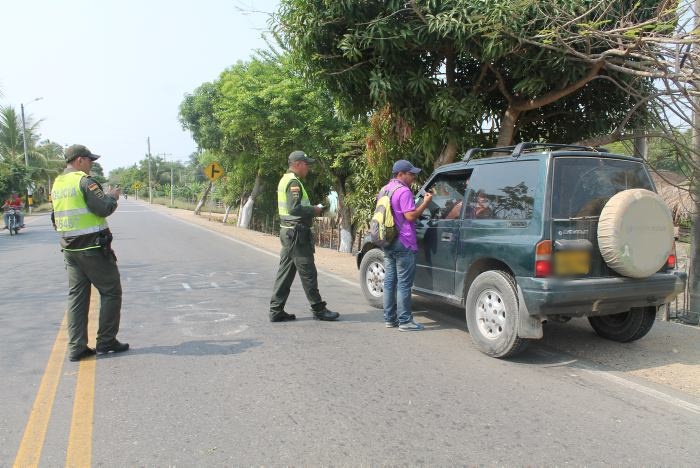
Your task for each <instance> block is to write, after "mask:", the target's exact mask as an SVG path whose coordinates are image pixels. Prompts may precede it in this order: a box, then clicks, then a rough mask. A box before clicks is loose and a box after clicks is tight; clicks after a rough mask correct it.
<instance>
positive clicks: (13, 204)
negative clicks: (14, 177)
mask: <svg viewBox="0 0 700 468" xmlns="http://www.w3.org/2000/svg"><path fill="white" fill-rule="evenodd" d="M10 208H14V209H15V213H16V214H18V215H19V227H24V213H22V199H21V198H19V196H18V195H17V192H12V195H10V198H8V199H7V200H5V203H3V205H2V209H3V211H4V212H5V215H4V216H3V219H4V220H5V227H4V228H3V229H7V227H8V226H9V225H10V214H9V213H8V210H9V209H10Z"/></svg>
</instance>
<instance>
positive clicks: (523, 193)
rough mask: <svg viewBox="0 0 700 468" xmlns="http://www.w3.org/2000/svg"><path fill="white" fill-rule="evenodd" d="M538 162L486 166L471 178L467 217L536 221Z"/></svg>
mask: <svg viewBox="0 0 700 468" xmlns="http://www.w3.org/2000/svg"><path fill="white" fill-rule="evenodd" d="M538 166H539V162H538V161H513V162H509V163H499V164H484V165H480V166H477V167H476V168H474V172H473V173H472V177H471V179H469V187H470V189H471V190H470V191H469V199H468V200H467V210H466V212H465V217H466V218H473V219H508V220H522V219H530V218H532V213H533V211H534V207H535V193H536V191H537V180H538V170H537V168H538Z"/></svg>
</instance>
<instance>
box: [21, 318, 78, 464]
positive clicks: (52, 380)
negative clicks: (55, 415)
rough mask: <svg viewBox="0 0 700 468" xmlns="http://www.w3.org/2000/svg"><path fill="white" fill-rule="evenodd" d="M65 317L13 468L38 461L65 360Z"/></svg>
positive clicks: (66, 338)
mask: <svg viewBox="0 0 700 468" xmlns="http://www.w3.org/2000/svg"><path fill="white" fill-rule="evenodd" d="M66 323H67V316H66V315H65V314H64V315H63V321H62V322H61V326H60V327H59V329H58V335H56V341H55V342H54V344H53V349H52V350H51V354H50V355H49V362H48V363H47V364H46V370H44V375H43V376H42V378H41V383H40V384H39V390H38V392H37V394H36V399H35V400H34V406H32V412H31V414H30V415H29V420H28V421H27V426H26V427H25V428H24V435H23V436H22V442H20V445H19V450H17V456H16V457H15V463H14V465H13V466H15V467H25V466H38V465H39V459H40V458H41V450H42V449H43V447H44V439H45V438H46V429H47V428H48V426H49V419H50V417H51V410H52V409H53V402H54V400H55V399H56V389H57V388H58V382H59V381H60V380H61V372H62V369H63V362H64V361H65V359H66V346H67V344H68V332H67V329H66Z"/></svg>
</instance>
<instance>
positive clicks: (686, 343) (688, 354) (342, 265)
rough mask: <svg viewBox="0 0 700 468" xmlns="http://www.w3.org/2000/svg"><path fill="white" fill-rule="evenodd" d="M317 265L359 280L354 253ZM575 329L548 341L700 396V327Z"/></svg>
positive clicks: (227, 229)
mask: <svg viewBox="0 0 700 468" xmlns="http://www.w3.org/2000/svg"><path fill="white" fill-rule="evenodd" d="M152 207H153V208H155V209H157V210H159V211H161V212H163V213H166V214H168V215H170V216H173V217H176V218H178V219H181V220H184V221H187V222H189V223H192V224H197V225H200V226H203V227H206V228H207V229H210V230H212V231H216V232H219V233H221V234H224V235H227V236H230V237H232V238H235V239H238V240H241V241H243V242H247V243H249V244H252V245H254V246H256V247H259V248H262V249H264V250H267V251H270V252H274V253H278V252H279V249H280V243H279V239H278V238H277V237H275V236H272V235H269V234H263V233H260V232H256V231H251V230H247V229H241V228H238V227H236V226H232V225H229V224H223V223H222V222H221V218H222V216H221V215H217V214H213V215H210V214H209V213H202V214H201V215H200V216H195V215H194V214H193V213H192V212H191V211H188V210H181V209H173V208H167V207H164V206H161V205H152ZM316 266H317V267H318V268H319V269H320V270H324V271H326V272H328V273H333V274H335V275H338V276H340V277H342V278H345V279H348V280H351V281H357V282H358V294H360V291H359V277H358V270H357V265H356V263H355V257H354V256H352V255H350V254H346V253H340V252H336V251H334V250H331V249H326V248H318V247H317V248H316ZM573 322H575V323H574V326H575V327H582V326H586V327H587V326H588V325H587V323H583V322H585V320H578V322H576V319H575V320H574V321H572V322H570V323H569V324H564V325H552V326H551V327H552V328H555V329H556V331H557V333H556V334H554V333H553V334H552V335H553V337H551V338H550V337H548V334H547V331H545V339H546V340H547V341H548V343H551V344H552V346H555V347H556V348H557V349H561V350H564V351H566V352H567V353H570V354H571V355H573V356H575V357H579V358H582V359H586V360H588V361H592V362H595V363H596V364H599V365H602V366H604V367H606V368H608V369H610V370H612V371H617V372H620V373H622V374H628V375H630V376H635V377H637V378H641V379H643V380H648V381H651V382H654V383H656V384H660V385H663V386H668V387H671V388H674V389H676V390H678V391H681V392H684V393H688V394H691V395H695V396H699V397H700V327H692V326H686V325H681V324H677V323H669V322H661V321H659V322H657V323H656V324H655V326H654V328H653V329H652V330H651V332H650V333H649V334H648V335H647V336H646V337H644V338H643V339H641V340H639V341H637V342H634V343H622V344H621V343H613V342H607V341H604V340H592V339H591V338H590V336H591V335H589V334H581V333H577V334H574V333H570V330H571V328H567V327H570V326H571V325H570V324H571V323H573Z"/></svg>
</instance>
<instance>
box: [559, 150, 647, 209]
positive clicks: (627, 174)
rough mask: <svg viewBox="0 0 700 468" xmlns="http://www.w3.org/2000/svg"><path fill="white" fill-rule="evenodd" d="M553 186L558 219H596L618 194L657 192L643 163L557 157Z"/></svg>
mask: <svg viewBox="0 0 700 468" xmlns="http://www.w3.org/2000/svg"><path fill="white" fill-rule="evenodd" d="M552 187H553V189H552V218H555V219H570V218H586V217H596V216H599V215H600V212H601V210H602V209H603V206H605V203H607V201H608V200H609V199H610V197H612V196H613V195H615V194H616V193H618V192H622V191H623V190H627V189H631V188H643V189H647V190H652V191H653V190H654V189H653V187H652V184H651V180H650V178H649V175H648V174H647V172H646V170H645V169H644V165H643V164H642V163H641V162H637V161H629V160H621V159H609V158H592V157H558V158H556V159H555V160H554V178H553V181H552Z"/></svg>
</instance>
